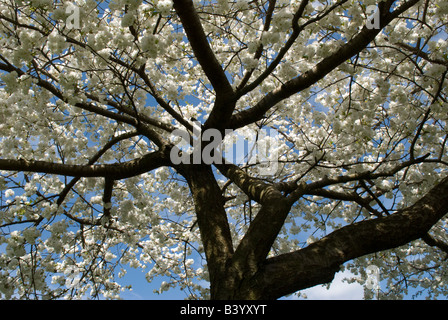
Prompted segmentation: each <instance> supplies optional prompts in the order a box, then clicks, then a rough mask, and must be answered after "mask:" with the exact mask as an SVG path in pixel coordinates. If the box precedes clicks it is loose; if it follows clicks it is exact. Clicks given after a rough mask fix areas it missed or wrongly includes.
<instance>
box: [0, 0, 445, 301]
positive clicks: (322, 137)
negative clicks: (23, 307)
mask: <svg viewBox="0 0 448 320" xmlns="http://www.w3.org/2000/svg"><path fill="white" fill-rule="evenodd" d="M0 9H1V10H0V21H1V25H0V37H1V38H0V41H1V49H0V70H1V74H0V75H1V91H0V95H1V99H0V104H1V107H0V121H1V123H0V170H1V178H0V179H1V180H0V190H1V213H0V226H1V234H0V253H1V256H0V294H1V297H3V298H11V297H19V298H62V297H65V298H86V297H90V298H96V297H107V298H116V297H117V296H118V295H119V293H120V292H121V291H122V288H121V286H120V285H119V278H120V277H121V276H122V275H123V274H124V273H125V272H126V269H127V268H129V267H132V268H142V269H143V268H147V271H146V272H147V273H146V277H147V279H148V281H152V279H154V278H156V277H158V276H166V277H168V279H170V280H169V281H166V282H163V283H162V285H161V288H160V291H163V290H168V289H169V288H171V287H174V286H178V287H180V288H181V289H184V290H186V292H187V293H188V295H189V296H190V297H191V298H211V299H277V298H280V297H282V296H285V295H288V294H293V293H296V292H300V290H302V289H305V288H308V287H311V286H315V285H319V284H325V283H329V282H331V281H332V279H333V277H334V275H335V273H337V272H338V271H340V270H344V269H345V270H349V271H351V272H352V273H354V274H355V275H357V278H354V280H353V279H352V280H353V281H360V282H361V283H365V281H366V279H367V277H368V274H367V271H366V270H367V269H368V266H376V267H378V268H379V270H380V276H381V279H382V281H383V282H384V283H385V285H382V286H381V292H380V296H381V297H383V298H402V297H403V296H405V295H406V294H407V293H408V290H410V289H411V288H414V289H415V290H414V291H412V292H413V293H414V294H416V295H420V294H422V295H426V296H428V297H437V296H438V295H439V294H446V293H447V284H446V283H447V281H446V277H447V254H448V239H447V219H446V217H445V214H446V213H447V212H448V196H447V195H448V178H447V177H446V176H447V175H446V172H447V165H448V154H447V151H446V144H447V140H448V129H447V123H446V122H447V119H448V116H447V112H446V110H447V109H446V108H447V107H448V102H447V93H448V92H447V88H448V86H447V81H446V79H445V78H446V75H447V72H448V56H447V41H448V39H447V33H446V31H447V30H446V25H447V22H448V21H447V13H448V6H447V3H446V1H444V0H421V1H418V0H399V1H398V0H397V1H394V0H384V1H382V2H379V1H373V0H368V1H363V2H358V1H348V0H339V1H329V0H328V1H308V0H300V1H284V0H253V1H250V0H236V1H226V0H218V1H210V2H209V1H191V0H174V1H170V0H159V1H141V0H140V1H129V0H114V1H110V2H109V1H94V0H85V1H84V0H79V1H78V0H76V1H71V2H69V1H49V0H30V1H24V0H20V1H19V0H16V1H6V0H2V1H0ZM193 119H198V121H197V122H196V121H193ZM195 127H196V128H197V129H196V133H198V132H199V134H195V131H194V130H195V129H194V128H195ZM176 130H177V131H179V130H183V131H181V132H184V133H187V134H188V135H191V136H192V137H193V138H195V139H196V140H195V141H196V142H197V141H199V142H201V143H200V144H198V145H196V146H195V147H194V149H193V150H194V151H193V153H190V152H189V150H188V146H185V143H184V145H182V144H181V143H180V142H179V137H178V136H177V135H175V134H174V133H175V132H176ZM206 132H211V133H213V135H212V136H209V137H207V138H206V137H205V133H206ZM268 132H269V134H267V133H268ZM202 133H204V134H202ZM215 133H218V134H219V135H215ZM234 133H237V134H239V135H240V136H242V137H249V136H250V135H251V134H252V136H251V137H252V138H253V140H251V141H252V147H254V146H261V145H262V144H263V143H264V149H265V151H266V152H265V157H262V156H260V153H262V151H263V148H261V147H260V148H258V149H256V150H255V151H256V152H258V153H259V154H258V155H259V156H258V157H256V158H255V159H256V161H254V160H253V159H254V157H252V158H251V157H250V151H251V150H248V148H246V149H244V150H243V151H242V149H241V148H239V149H238V151H237V155H239V156H241V155H243V156H245V159H244V161H211V162H210V161H205V160H204V157H201V155H202V156H204V155H210V157H211V158H212V159H215V160H216V159H218V160H220V159H222V158H223V157H224V154H223V150H224V149H220V148H217V147H216V146H217V145H216V144H215V143H216V142H220V141H215V140H216V139H218V138H216V137H217V136H221V137H225V138H224V140H225V141H227V142H226V143H230V144H232V142H231V141H230V142H228V140H229V139H228V138H229V137H230V138H232V137H233V138H235V137H236V135H235V134H234ZM263 133H265V134H264V135H263ZM212 137H214V139H215V140H214V139H211V138H212ZM226 139H227V140H226ZM187 140H190V139H189V137H188V139H187ZM201 140H202V141H201ZM230 140H231V139H230ZM191 141H192V140H191ZM191 141H190V142H191ZM254 141H255V142H254ZM191 143H192V144H194V143H193V142H191ZM219 145H220V146H222V145H223V144H219ZM260 149H261V150H260ZM190 151H191V150H190ZM195 151H199V160H198V158H195V155H194V154H195ZM206 151H208V152H206ZM252 151H253V150H252ZM238 152H239V153H238ZM270 155H274V156H275V159H273V158H272V157H271V156H270ZM173 157H181V158H182V159H184V160H186V161H177V160H176V161H174V160H173ZM210 157H209V158H210ZM190 160H192V161H190ZM193 160H195V161H193ZM198 161H199V162H198ZM266 168H268V169H272V168H273V169H275V170H273V171H272V170H271V171H269V170H268V174H266V172H267V171H266V170H265V169H266ZM204 283H209V288H208V285H205V284H204ZM365 293H366V297H367V298H368V297H372V294H373V293H375V292H374V291H371V290H370V289H369V288H366V289H365Z"/></svg>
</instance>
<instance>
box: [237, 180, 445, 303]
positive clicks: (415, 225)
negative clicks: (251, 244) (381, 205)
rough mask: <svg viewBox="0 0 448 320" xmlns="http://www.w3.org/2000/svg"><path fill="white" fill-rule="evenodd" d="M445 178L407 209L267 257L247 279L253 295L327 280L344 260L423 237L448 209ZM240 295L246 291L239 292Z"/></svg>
mask: <svg viewBox="0 0 448 320" xmlns="http://www.w3.org/2000/svg"><path fill="white" fill-rule="evenodd" d="M447 195H448V178H445V179H443V180H442V181H441V182H440V183H439V184H438V185H436V186H435V187H434V188H433V189H432V190H431V191H429V192H428V193H427V194H426V196H424V197H423V198H422V199H420V200H419V201H417V202H416V203H415V204H414V205H412V206H411V207H408V208H406V209H402V210H400V211H398V212H397V213H395V214H393V215H390V216H387V217H382V218H378V219H373V220H367V221H363V222H359V223H355V224H352V225H349V226H346V227H343V228H341V229H339V230H336V231H334V232H333V233H331V234H329V235H328V236H326V237H324V238H322V239H321V240H319V241H317V242H315V243H313V244H311V245H309V246H308V247H306V248H305V249H302V250H298V251H294V252H291V253H287V254H283V255H280V256H277V257H274V258H271V259H268V260H267V261H266V263H265V265H264V266H263V267H262V268H261V269H260V272H259V273H258V274H257V275H256V276H255V277H254V278H253V279H251V282H252V283H257V287H258V288H257V290H256V291H257V292H256V293H254V288H251V290H252V291H253V293H252V296H253V297H257V296H259V297H263V298H264V299H266V298H270V299H276V298H279V297H281V296H283V295H286V294H289V293H293V292H295V291H297V290H301V289H305V288H307V287H311V286H314V285H317V284H322V283H325V282H329V281H331V280H332V279H333V277H334V274H335V273H336V272H337V271H338V270H339V267H340V265H341V264H343V263H344V262H346V261H349V260H352V259H354V258H357V257H361V256H363V255H366V254H370V253H373V252H378V251H382V250H387V249H392V248H395V247H398V246H401V245H404V244H406V243H409V242H410V241H413V240H416V239H419V238H422V237H424V238H425V239H427V238H426V234H427V232H428V231H429V230H430V229H431V227H432V226H433V225H434V224H436V223H437V221H439V220H440V219H441V218H443V216H444V215H445V214H447V213H448V196H447ZM243 296H244V295H243Z"/></svg>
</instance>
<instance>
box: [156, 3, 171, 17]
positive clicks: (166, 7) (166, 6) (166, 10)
mask: <svg viewBox="0 0 448 320" xmlns="http://www.w3.org/2000/svg"><path fill="white" fill-rule="evenodd" d="M172 8H173V1H172V0H158V1H157V11H158V12H160V14H161V15H162V16H168V15H169V14H170V12H171V9H172Z"/></svg>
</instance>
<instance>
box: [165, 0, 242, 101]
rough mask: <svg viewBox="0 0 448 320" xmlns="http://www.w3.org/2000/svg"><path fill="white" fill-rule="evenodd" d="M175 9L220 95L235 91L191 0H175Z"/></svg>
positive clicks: (191, 43) (207, 74)
mask: <svg viewBox="0 0 448 320" xmlns="http://www.w3.org/2000/svg"><path fill="white" fill-rule="evenodd" d="M174 9H175V10H176V13H177V14H178V15H179V18H180V20H181V22H182V25H183V27H184V30H185V33H186V34H187V38H188V41H189V42H190V45H191V48H192V49H193V52H194V55H195V57H196V59H198V62H199V64H200V65H201V67H202V69H203V70H204V72H205V75H206V76H207V78H208V79H209V80H210V83H211V84H212V86H213V88H214V89H215V92H216V93H217V94H218V95H219V94H220V93H222V94H229V93H232V92H233V89H232V86H231V85H230V83H229V81H228V80H227V77H226V75H225V73H224V71H223V69H222V67H221V64H220V63H219V61H218V59H217V58H216V56H215V54H214V53H213V51H212V48H211V47H210V44H209V43H208V41H207V37H206V35H205V32H204V29H203V27H202V24H201V21H200V19H199V15H198V13H197V12H196V10H195V8H194V4H193V1H191V0H174Z"/></svg>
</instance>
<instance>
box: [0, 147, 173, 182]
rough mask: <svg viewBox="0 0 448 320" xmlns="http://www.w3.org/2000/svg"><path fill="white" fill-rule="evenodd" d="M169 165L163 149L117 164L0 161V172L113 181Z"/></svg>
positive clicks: (21, 160) (167, 156) (167, 155)
mask: <svg viewBox="0 0 448 320" xmlns="http://www.w3.org/2000/svg"><path fill="white" fill-rule="evenodd" d="M167 165H170V161H169V153H165V149H162V150H159V151H155V152H152V153H149V154H147V155H145V156H143V157H141V158H139V159H135V160H131V161H128V162H124V163H119V164H118V163H117V164H97V165H75V164H73V165H71V164H62V163H53V162H47V161H34V160H24V159H20V160H12V159H0V170H5V171H22V172H41V173H49V174H57V175H63V176H72V177H110V178H113V179H115V180H119V179H124V178H129V177H133V176H136V175H139V174H142V173H145V172H148V171H151V170H154V169H156V168H159V167H162V166H167Z"/></svg>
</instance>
